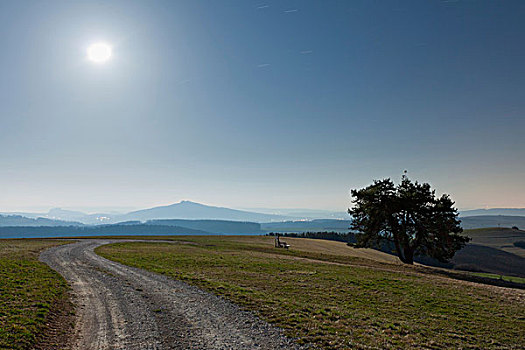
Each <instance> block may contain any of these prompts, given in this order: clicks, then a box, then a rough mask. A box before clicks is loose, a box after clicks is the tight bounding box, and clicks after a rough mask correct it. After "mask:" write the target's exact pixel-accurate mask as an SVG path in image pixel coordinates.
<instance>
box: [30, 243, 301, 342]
mask: <svg viewBox="0 0 525 350" xmlns="http://www.w3.org/2000/svg"><path fill="white" fill-rule="evenodd" d="M112 242H114V241H112V240H86V241H80V242H76V243H72V244H66V245H62V246H58V247H53V248H50V249H48V250H45V251H44V252H42V254H41V255H40V260H41V261H43V262H45V263H46V264H48V265H49V266H50V267H51V268H53V269H54V270H56V271H57V272H58V273H60V274H61V275H62V276H64V278H65V279H66V280H67V281H68V282H69V284H70V285H71V287H72V290H73V294H74V300H73V301H74V303H75V305H76V308H77V309H76V318H77V321H76V326H75V340H74V342H73V343H74V344H73V350H77V349H78V350H91V349H93V350H95V349H96V350H109V349H111V350H113V349H115V350H116V349H121V350H124V349H125V350H135V349H136V350H139V349H140V350H161V349H162V350H164V349H300V348H301V347H300V346H299V345H297V344H295V343H294V342H293V341H292V340H291V339H290V338H287V337H285V336H284V335H283V334H282V331H281V330H279V329H277V328H275V327H273V326H271V325H269V324H268V323H266V322H264V321H262V320H260V319H258V318H257V317H255V316H254V315H253V314H252V313H250V312H247V311H243V310H241V309H239V308H238V307H237V306H236V305H234V304H232V303H230V302H228V301H226V300H224V299H222V298H219V297H217V296H214V295H212V294H210V293H207V292H204V291H202V290H200V289H198V288H196V287H193V286H190V285H188V284H186V283H183V282H180V281H176V280H173V279H169V278H167V277H165V276H161V275H158V274H155V273H151V272H148V271H145V270H141V269H137V268H133V267H129V266H125V265H122V264H119V263H116V262H113V261H110V260H107V259H105V258H102V257H101V256H99V255H97V254H95V252H94V249H95V248H96V247H98V246H100V245H103V244H109V243H112ZM119 242H122V241H121V240H120V241H119Z"/></svg>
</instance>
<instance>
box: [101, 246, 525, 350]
mask: <svg viewBox="0 0 525 350" xmlns="http://www.w3.org/2000/svg"><path fill="white" fill-rule="evenodd" d="M163 239H166V238H163ZM172 239H174V240H178V241H179V242H176V243H178V244H171V243H160V242H159V243H143V242H133V243H116V244H112V245H108V246H102V247H100V248H98V249H97V252H98V253H99V254H101V255H103V256H105V257H107V258H110V259H113V260H116V261H119V262H122V263H124V264H128V265H132V266H136V267H141V268H145V269H148V270H151V271H155V272H158V273H161V274H165V275H168V276H171V277H173V278H177V279H180V280H184V281H186V282H188V283H190V284H194V285H197V286H199V287H201V288H204V289H206V290H209V291H211V292H213V293H215V294H218V295H222V296H224V297H226V298H228V299H230V300H232V301H234V302H235V303H237V304H239V305H242V306H243V307H244V308H246V309H250V310H254V311H255V312H256V313H257V314H258V315H260V316H261V317H262V318H263V319H265V320H267V321H269V322H271V323H273V324H276V325H278V326H280V327H282V328H284V329H285V331H286V332H287V334H288V335H290V336H293V337H297V338H298V341H299V342H301V343H312V344H315V345H317V346H318V347H320V348H325V349H342V348H362V349H365V348H378V349H382V348H428V349H443V348H483V349H487V348H494V349H500V348H516V349H518V348H524V347H525V332H523V330H524V329H525V312H524V311H523V310H524V307H525V302H524V299H523V296H524V294H523V291H519V290H515V291H514V290H505V289H500V288H497V287H492V286H482V285H475V284H472V283H467V282H462V281H456V280H451V279H448V278H443V277H441V276H435V275H432V274H428V273H426V274H425V273H420V270H421V269H422V268H421V267H406V266H402V265H401V264H396V263H393V261H391V262H389V261H388V259H390V257H388V256H384V255H381V254H382V253H379V252H378V254H379V255H377V257H378V259H375V256H374V254H375V253H370V254H371V255H369V256H368V257H369V258H366V257H364V256H362V255H363V254H364V253H366V252H367V250H364V251H362V250H356V249H353V248H350V247H347V246H346V245H344V243H338V242H323V241H312V240H306V239H291V238H287V239H286V241H287V242H288V243H291V245H292V248H291V249H290V250H289V251H287V250H282V249H276V248H273V240H272V239H271V238H270V237H224V236H223V237H216V236H215V237H211V236H207V237H176V238H172ZM363 252H364V253H363ZM383 258H384V259H385V260H382V259H383Z"/></svg>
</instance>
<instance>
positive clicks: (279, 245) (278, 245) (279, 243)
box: [275, 236, 290, 249]
mask: <svg viewBox="0 0 525 350" xmlns="http://www.w3.org/2000/svg"><path fill="white" fill-rule="evenodd" d="M275 248H284V249H288V248H290V245H289V244H288V243H286V242H285V241H281V240H279V236H277V237H275Z"/></svg>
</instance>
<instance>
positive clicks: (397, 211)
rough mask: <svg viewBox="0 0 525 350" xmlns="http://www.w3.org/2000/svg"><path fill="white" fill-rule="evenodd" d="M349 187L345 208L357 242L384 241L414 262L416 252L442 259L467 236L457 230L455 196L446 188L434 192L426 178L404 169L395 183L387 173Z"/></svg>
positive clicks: (376, 243)
mask: <svg viewBox="0 0 525 350" xmlns="http://www.w3.org/2000/svg"><path fill="white" fill-rule="evenodd" d="M351 193H352V198H353V200H352V203H353V204H354V207H353V208H351V209H348V213H349V214H350V215H351V216H352V223H351V227H350V228H351V229H352V230H354V231H356V233H357V234H356V238H357V246H358V247H377V246H379V245H380V244H381V243H383V242H385V241H387V242H392V243H393V244H394V246H395V249H396V252H397V255H398V257H399V259H400V260H401V261H402V262H404V263H406V264H413V263H414V256H415V255H428V256H430V257H432V258H435V259H437V260H439V261H441V262H446V261H447V260H448V259H450V258H452V257H453V256H454V254H455V252H456V251H457V250H459V249H461V248H462V247H464V246H465V244H466V243H467V242H468V241H469V240H470V238H468V237H465V236H461V235H459V233H461V232H462V231H463V229H462V228H461V226H460V221H459V220H458V212H457V209H456V208H454V202H453V201H452V200H451V199H450V197H449V196H448V195H446V194H444V195H443V196H441V197H439V198H438V197H436V193H435V190H432V189H431V188H430V185H429V184H428V183H422V184H420V183H418V182H417V181H416V182H412V181H410V179H409V178H408V177H407V176H406V175H403V177H402V180H401V183H400V184H399V185H398V186H397V187H396V186H395V185H394V183H393V182H392V180H390V179H385V180H381V181H378V180H376V181H374V183H373V184H372V185H370V186H368V187H366V188H363V189H360V190H352V192H351Z"/></svg>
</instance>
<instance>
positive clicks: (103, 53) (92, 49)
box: [87, 43, 111, 63]
mask: <svg viewBox="0 0 525 350" xmlns="http://www.w3.org/2000/svg"><path fill="white" fill-rule="evenodd" d="M87 56H88V58H89V60H90V61H92V62H95V63H104V62H107V61H108V60H109V59H110V58H111V46H109V45H108V44H106V43H95V44H92V45H90V46H89V47H88V49H87Z"/></svg>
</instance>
